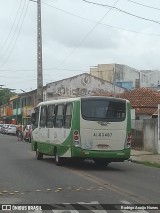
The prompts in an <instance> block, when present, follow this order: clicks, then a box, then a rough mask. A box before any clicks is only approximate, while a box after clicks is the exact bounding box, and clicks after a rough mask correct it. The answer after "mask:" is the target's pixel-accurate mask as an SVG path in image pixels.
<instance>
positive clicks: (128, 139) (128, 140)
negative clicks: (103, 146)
mask: <svg viewBox="0 0 160 213" xmlns="http://www.w3.org/2000/svg"><path fill="white" fill-rule="evenodd" d="M131 140H132V134H131V133H130V132H129V133H128V135H127V147H128V148H130V147H131Z"/></svg>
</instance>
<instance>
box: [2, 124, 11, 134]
mask: <svg viewBox="0 0 160 213" xmlns="http://www.w3.org/2000/svg"><path fill="white" fill-rule="evenodd" d="M9 125H10V124H3V126H2V127H1V133H2V134H6V131H7V128H8V126H9Z"/></svg>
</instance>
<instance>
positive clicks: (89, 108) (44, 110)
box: [31, 96, 131, 165]
mask: <svg viewBox="0 0 160 213" xmlns="http://www.w3.org/2000/svg"><path fill="white" fill-rule="evenodd" d="M32 121H33V131H32V135H31V144H32V150H33V151H36V158H37V159H38V160H40V159H42V158H43V155H50V156H55V161H56V164H57V165H60V164H62V162H63V160H64V159H66V158H67V159H68V158H72V159H74V160H83V159H92V160H94V161H95V163H96V164H99V165H107V164H108V163H110V162H122V161H124V160H127V159H129V158H130V146H131V109H130V102H129V101H128V100H125V99H120V98H114V97H103V96H98V97H97V96H96V97H95V96H90V97H77V98H67V99H59V100H51V101H45V102H41V103H39V104H38V106H37V107H36V108H35V113H33V114H32Z"/></svg>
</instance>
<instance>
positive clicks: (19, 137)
mask: <svg viewBox="0 0 160 213" xmlns="http://www.w3.org/2000/svg"><path fill="white" fill-rule="evenodd" d="M17 137H18V141H22V140H23V126H22V125H21V124H19V126H18V128H17Z"/></svg>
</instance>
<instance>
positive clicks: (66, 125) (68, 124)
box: [64, 103, 73, 129]
mask: <svg viewBox="0 0 160 213" xmlns="http://www.w3.org/2000/svg"><path fill="white" fill-rule="evenodd" d="M72 109H73V105H72V103H68V104H66V108H65V115H64V128H68V129H69V128H70V127H71V121H72Z"/></svg>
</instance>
